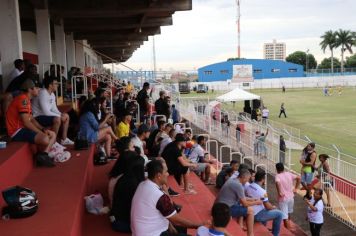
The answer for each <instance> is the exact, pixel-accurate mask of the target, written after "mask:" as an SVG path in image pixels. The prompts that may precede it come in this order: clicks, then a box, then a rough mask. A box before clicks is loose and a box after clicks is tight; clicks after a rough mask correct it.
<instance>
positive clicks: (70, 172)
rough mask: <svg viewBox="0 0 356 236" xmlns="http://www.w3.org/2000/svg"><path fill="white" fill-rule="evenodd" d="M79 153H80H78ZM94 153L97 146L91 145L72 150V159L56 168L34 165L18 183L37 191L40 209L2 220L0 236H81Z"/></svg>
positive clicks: (0, 222)
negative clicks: (81, 149)
mask: <svg viewBox="0 0 356 236" xmlns="http://www.w3.org/2000/svg"><path fill="white" fill-rule="evenodd" d="M77 153H80V156H76V154H77ZM93 153H94V146H91V148H90V149H89V150H85V151H80V152H78V151H72V158H71V159H70V160H69V161H67V162H65V163H61V164H57V166H56V167H54V168H34V169H33V170H32V171H31V173H30V174H29V175H28V176H27V177H26V179H25V180H24V181H23V183H18V184H21V185H22V186H24V187H28V188H31V189H32V190H34V191H35V192H36V193H37V195H38V198H39V201H40V206H39V210H38V212H37V213H36V214H35V215H33V216H31V217H28V218H25V219H11V220H9V221H3V220H2V221H0V229H1V230H0V231H1V235H6V236H7V235H9V236H10V235H11V236H23V235H36V236H48V235H51V236H80V235H81V225H82V224H81V221H82V215H83V213H84V201H83V196H84V194H85V193H86V189H87V186H88V183H89V182H91V173H92V171H93V167H94V166H93ZM22 158H29V157H28V156H22ZM13 167H14V168H15V166H13Z"/></svg>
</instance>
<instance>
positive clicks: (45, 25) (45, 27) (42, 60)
mask: <svg viewBox="0 0 356 236" xmlns="http://www.w3.org/2000/svg"><path fill="white" fill-rule="evenodd" d="M35 16H36V32H37V48H38V66H39V70H38V71H39V74H40V76H41V77H42V75H43V73H44V71H43V69H42V68H43V65H44V64H47V63H52V49H51V28H50V25H49V13H48V9H35ZM46 68H47V69H46ZM46 68H45V70H48V67H46Z"/></svg>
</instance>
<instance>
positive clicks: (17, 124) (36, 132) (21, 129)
mask: <svg viewBox="0 0 356 236" xmlns="http://www.w3.org/2000/svg"><path fill="white" fill-rule="evenodd" d="M20 90H21V91H22V93H21V94H20V95H18V96H17V97H15V98H14V99H13V100H12V102H11V103H10V105H9V108H8V110H7V112H6V128H7V132H8V135H9V136H10V137H11V140H12V141H20V142H30V143H32V144H36V145H37V146H38V147H39V150H41V151H40V152H39V153H38V155H36V157H39V156H40V157H41V158H39V159H37V164H39V165H45V166H53V165H54V164H53V162H52V161H51V160H50V158H49V157H48V152H49V150H50V148H51V147H52V145H53V144H54V143H55V142H56V134H55V133H54V132H53V131H50V130H47V129H46V128H45V127H43V126H42V125H40V124H39V123H38V122H37V121H36V119H34V118H33V116H32V108H31V98H32V97H36V96H37V95H38V90H39V89H38V85H35V83H34V82H33V81H32V80H31V79H26V80H25V81H24V82H23V83H22V84H21V87H20ZM39 160H40V161H39Z"/></svg>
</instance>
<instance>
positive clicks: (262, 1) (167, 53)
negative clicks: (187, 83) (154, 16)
mask: <svg viewBox="0 0 356 236" xmlns="http://www.w3.org/2000/svg"><path fill="white" fill-rule="evenodd" d="M235 5H236V4H235V1H234V0H193V10H192V11H184V12H176V13H175V14H174V15H173V25H172V26H167V27H162V28H161V34H160V35H157V36H155V42H156V59H157V67H158V68H162V69H163V70H169V69H172V68H174V69H176V70H184V69H186V70H191V69H193V68H198V67H201V66H204V65H207V64H211V63H215V62H219V61H223V60H226V59H227V58H229V57H235V56H236V47H237V29H236V28H237V27H236V6H235ZM353 9H356V1H353V0H328V1H325V0H313V1H310V0H299V1H286V0H268V1H266V0H242V1H241V15H242V18H241V50H242V56H243V57H245V58H262V57H263V55H262V52H263V50H262V47H263V44H264V43H265V42H270V41H272V40H273V39H277V41H281V42H285V43H286V44H287V54H289V53H292V52H294V51H297V50H301V51H305V50H307V49H309V50H310V52H311V53H313V54H314V56H315V57H316V59H317V60H318V61H321V60H322V59H323V58H324V57H329V52H326V53H325V54H324V53H323V52H322V51H321V49H320V46H319V43H320V36H321V35H322V34H323V33H324V32H325V31H327V30H330V29H332V30H337V29H339V28H343V29H351V30H356V29H355V26H354V22H355V21H356V14H354V10H353ZM335 55H336V56H339V55H340V52H339V50H338V49H337V50H336V53H335ZM152 58H153V57H152V39H151V38H150V40H149V41H148V42H145V44H144V45H143V46H141V48H139V49H138V50H137V51H136V52H135V53H134V54H133V56H132V58H130V59H129V60H128V61H127V63H126V64H128V65H130V66H132V67H135V68H136V69H139V68H147V69H152V64H153V61H152Z"/></svg>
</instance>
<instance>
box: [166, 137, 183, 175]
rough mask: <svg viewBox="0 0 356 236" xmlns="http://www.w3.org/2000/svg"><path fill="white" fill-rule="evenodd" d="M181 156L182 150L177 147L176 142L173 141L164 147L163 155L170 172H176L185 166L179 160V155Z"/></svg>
mask: <svg viewBox="0 0 356 236" xmlns="http://www.w3.org/2000/svg"><path fill="white" fill-rule="evenodd" d="M181 156H182V150H180V149H179V148H178V147H177V143H176V142H171V143H170V144H168V145H167V146H166V147H165V148H164V150H163V152H162V157H163V159H164V160H165V161H166V163H167V167H168V172H169V174H174V173H176V172H177V170H179V168H181V167H183V166H182V164H181V163H180V162H179V160H178V157H181Z"/></svg>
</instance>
